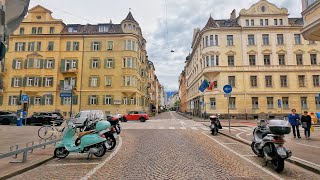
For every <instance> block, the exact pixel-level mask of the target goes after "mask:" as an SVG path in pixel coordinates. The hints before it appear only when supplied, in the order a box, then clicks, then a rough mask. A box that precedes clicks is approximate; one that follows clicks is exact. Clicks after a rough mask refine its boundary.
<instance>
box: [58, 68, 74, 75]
mask: <svg viewBox="0 0 320 180" xmlns="http://www.w3.org/2000/svg"><path fill="white" fill-rule="evenodd" d="M61 73H63V74H78V69H76V68H71V69H62V70H61Z"/></svg>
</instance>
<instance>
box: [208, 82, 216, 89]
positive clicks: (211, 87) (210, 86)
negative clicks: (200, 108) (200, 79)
mask: <svg viewBox="0 0 320 180" xmlns="http://www.w3.org/2000/svg"><path fill="white" fill-rule="evenodd" d="M214 83H215V81H212V82H211V83H210V85H209V87H208V90H209V91H211V90H212V89H213V86H214Z"/></svg>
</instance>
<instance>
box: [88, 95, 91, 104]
mask: <svg viewBox="0 0 320 180" xmlns="http://www.w3.org/2000/svg"><path fill="white" fill-rule="evenodd" d="M90 99H91V96H88V105H90Z"/></svg>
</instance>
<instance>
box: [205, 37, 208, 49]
mask: <svg viewBox="0 0 320 180" xmlns="http://www.w3.org/2000/svg"><path fill="white" fill-rule="evenodd" d="M205 42H206V44H205V45H206V46H205V47H208V46H209V36H206V37H205Z"/></svg>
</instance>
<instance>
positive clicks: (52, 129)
mask: <svg viewBox="0 0 320 180" xmlns="http://www.w3.org/2000/svg"><path fill="white" fill-rule="evenodd" d="M51 123H52V124H51V125H43V126H42V127H41V128H39V130H38V136H39V138H41V139H50V138H51V137H53V136H54V137H55V138H57V137H59V136H60V137H61V136H62V134H63V131H64V129H65V127H67V125H68V123H67V121H64V122H63V123H62V124H61V125H60V127H57V126H56V123H55V122H54V121H51Z"/></svg>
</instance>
